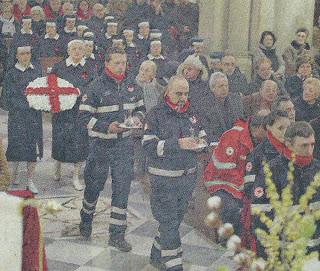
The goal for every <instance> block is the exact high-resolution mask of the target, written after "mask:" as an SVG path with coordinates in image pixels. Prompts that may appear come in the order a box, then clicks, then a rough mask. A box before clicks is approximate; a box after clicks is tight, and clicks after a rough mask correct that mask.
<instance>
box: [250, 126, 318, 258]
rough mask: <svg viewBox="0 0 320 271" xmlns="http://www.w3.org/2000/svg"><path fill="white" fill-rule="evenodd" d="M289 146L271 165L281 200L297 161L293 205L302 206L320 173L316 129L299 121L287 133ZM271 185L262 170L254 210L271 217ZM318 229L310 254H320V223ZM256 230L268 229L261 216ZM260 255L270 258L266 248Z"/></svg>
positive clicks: (315, 204) (255, 223)
mask: <svg viewBox="0 0 320 271" xmlns="http://www.w3.org/2000/svg"><path fill="white" fill-rule="evenodd" d="M284 142H285V145H286V147H285V148H284V149H283V153H282V154H281V155H279V156H277V157H276V158H274V159H272V160H271V161H270V162H269V166H270V170H271V173H272V180H273V182H274V184H275V186H276V189H277V193H278V194H279V196H280V199H281V193H282V191H283V189H284V188H285V187H286V186H287V185H288V172H289V162H290V161H292V162H293V167H294V172H293V175H294V183H293V186H292V190H291V191H292V201H293V205H297V204H299V200H300V198H301V196H302V195H304V194H305V192H306V190H307V188H308V187H309V185H310V183H311V182H312V181H313V180H314V177H315V175H316V174H317V173H318V172H319V171H320V162H319V160H317V159H315V158H313V150H314V144H315V138H314V130H313V129H312V127H311V126H310V124H309V123H307V122H305V121H297V122H294V123H292V124H291V125H290V126H289V127H288V128H287V130H286V132H285V134H284ZM266 189H267V186H266V183H265V174H264V170H263V168H262V169H261V170H260V171H259V173H258V175H257V177H256V181H255V183H254V188H253V190H252V203H253V205H252V208H257V209H259V210H261V211H263V212H265V213H266V215H267V216H269V217H273V216H274V209H273V207H272V206H271V205H270V202H269V198H268V197H267V191H266ZM319 201H320V190H319V189H317V191H316V193H315V194H314V196H313V197H312V199H311V200H310V202H309V208H310V211H311V212H314V211H317V210H319V207H318V206H319ZM316 225H317V228H316V232H315V234H314V236H313V237H312V238H313V239H311V240H309V242H308V252H312V251H319V249H320V245H319V237H320V223H319V221H317V223H316ZM253 228H254V229H256V228H262V229H264V230H266V228H264V225H263V224H262V223H261V222H260V221H259V219H258V218H257V217H254V220H253ZM257 255H259V256H266V255H265V251H264V249H263V247H262V246H258V251H257Z"/></svg>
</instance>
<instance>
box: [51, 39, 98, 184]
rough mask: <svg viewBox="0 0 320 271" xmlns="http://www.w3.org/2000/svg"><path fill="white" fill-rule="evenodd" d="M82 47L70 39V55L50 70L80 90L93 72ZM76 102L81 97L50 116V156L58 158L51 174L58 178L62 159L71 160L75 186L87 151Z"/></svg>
mask: <svg viewBox="0 0 320 271" xmlns="http://www.w3.org/2000/svg"><path fill="white" fill-rule="evenodd" d="M84 51H85V50H84V43H83V41H81V40H73V41H70V42H69V43H68V55H69V57H68V58H67V59H66V60H64V61H61V62H59V63H57V64H56V65H54V67H53V69H52V73H54V74H56V75H57V76H58V77H60V78H62V79H64V80H66V81H68V82H70V83H71V84H73V86H74V87H77V88H79V89H80V91H81V92H83V90H84V87H85V86H86V85H87V84H88V83H89V82H90V81H91V80H93V78H94V76H95V73H94V71H92V69H91V66H90V65H88V63H87V62H86V61H85V59H84ZM82 94H83V93H82ZM83 99H85V96H83ZM79 104H80V98H79V99H78V101H77V102H76V104H75V105H74V107H73V108H72V109H70V110H66V111H62V112H59V113H56V114H54V115H53V117H52V158H53V159H55V160H57V163H56V166H55V177H54V178H55V180H57V181H58V180H60V178H61V163H73V164H74V174H73V186H74V188H75V189H76V190H82V189H83V186H82V185H81V184H80V181H79V173H80V168H81V164H82V162H83V161H85V160H86V158H87V154H88V136H87V131H83V130H81V129H80V128H79V127H78V126H77V124H76V119H77V115H78V110H79Z"/></svg>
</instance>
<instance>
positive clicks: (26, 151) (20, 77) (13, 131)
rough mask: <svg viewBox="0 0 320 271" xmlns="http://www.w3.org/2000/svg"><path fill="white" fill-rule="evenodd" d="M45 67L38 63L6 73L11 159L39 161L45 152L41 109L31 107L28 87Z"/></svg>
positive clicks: (4, 96)
mask: <svg viewBox="0 0 320 271" xmlns="http://www.w3.org/2000/svg"><path fill="white" fill-rule="evenodd" d="M38 77H41V69H40V67H38V66H34V69H32V68H28V69H27V70H25V71H24V72H23V71H21V70H19V69H17V68H16V67H13V68H12V69H10V70H9V71H8V72H7V74H6V77H5V81H4V86H3V87H4V88H3V101H4V103H5V105H6V108H7V110H8V111H9V113H8V148H7V152H6V157H7V160H8V161H27V162H35V161H36V160H37V157H39V158H41V157H42V156H43V141H42V140H43V136H42V117H41V112H40V111H36V110H34V109H31V108H30V107H29V104H28V101H27V98H26V96H25V95H24V91H25V89H26V87H27V86H28V84H29V83H30V82H31V81H33V80H34V79H36V78H38Z"/></svg>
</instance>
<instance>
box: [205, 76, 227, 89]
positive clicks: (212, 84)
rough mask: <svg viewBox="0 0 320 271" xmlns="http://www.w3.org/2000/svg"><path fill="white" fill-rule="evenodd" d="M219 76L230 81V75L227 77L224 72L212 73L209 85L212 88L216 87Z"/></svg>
mask: <svg viewBox="0 0 320 271" xmlns="http://www.w3.org/2000/svg"><path fill="white" fill-rule="evenodd" d="M219 78H223V79H225V80H227V81H228V77H227V76H226V75H225V74H224V73H222V72H215V73H213V74H211V76H210V80H209V87H210V89H213V88H214V86H215V84H216V82H217V80H218V79H219Z"/></svg>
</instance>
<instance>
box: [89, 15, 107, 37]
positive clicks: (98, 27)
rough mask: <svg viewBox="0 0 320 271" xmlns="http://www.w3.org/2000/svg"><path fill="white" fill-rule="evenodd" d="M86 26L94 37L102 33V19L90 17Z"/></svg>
mask: <svg viewBox="0 0 320 271" xmlns="http://www.w3.org/2000/svg"><path fill="white" fill-rule="evenodd" d="M87 26H88V27H89V28H90V29H92V30H93V31H94V32H95V33H96V35H97V34H98V33H102V32H103V31H104V27H105V26H104V19H103V18H102V19H100V18H98V17H96V16H92V17H91V19H90V20H89V21H88V22H87Z"/></svg>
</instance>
